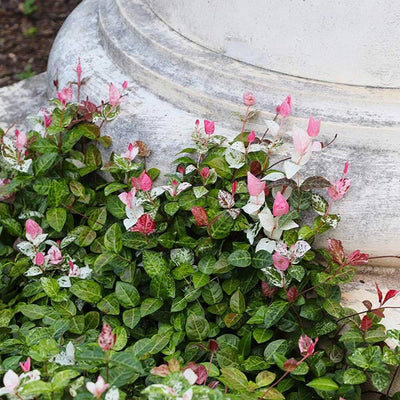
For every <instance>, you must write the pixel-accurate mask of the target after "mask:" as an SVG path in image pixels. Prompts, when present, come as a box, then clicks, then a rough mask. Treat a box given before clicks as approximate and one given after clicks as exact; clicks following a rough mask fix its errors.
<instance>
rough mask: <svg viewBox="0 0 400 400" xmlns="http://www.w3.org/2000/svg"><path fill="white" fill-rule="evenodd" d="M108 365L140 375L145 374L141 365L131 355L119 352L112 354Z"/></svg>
mask: <svg viewBox="0 0 400 400" xmlns="http://www.w3.org/2000/svg"><path fill="white" fill-rule="evenodd" d="M110 365H111V366H112V367H114V366H116V367H119V368H124V369H126V370H130V371H132V372H136V373H138V374H141V375H144V374H145V371H144V370H143V366H142V363H141V362H140V361H139V360H138V358H137V357H135V356H134V355H133V354H132V353H128V352H123V353H122V352H121V353H115V354H113V355H112V357H111V358H110Z"/></svg>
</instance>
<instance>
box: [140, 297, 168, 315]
mask: <svg viewBox="0 0 400 400" xmlns="http://www.w3.org/2000/svg"><path fill="white" fill-rule="evenodd" d="M162 305H163V302H162V300H159V299H152V298H150V297H149V298H147V299H145V300H143V302H142V304H141V305H140V315H141V316H142V318H143V317H145V316H146V315H150V314H153V313H154V312H156V311H157V310H158V309H159V308H161V307H162Z"/></svg>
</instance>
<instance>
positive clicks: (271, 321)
mask: <svg viewBox="0 0 400 400" xmlns="http://www.w3.org/2000/svg"><path fill="white" fill-rule="evenodd" d="M288 308H289V303H288V302H286V301H283V300H275V301H274V302H273V303H272V304H271V305H270V306H269V307H268V308H267V310H266V312H265V315H264V327H265V328H269V327H271V326H272V325H275V324H276V323H277V322H278V321H279V320H280V319H281V318H282V316H283V315H284V314H285V313H286V311H287V310H288Z"/></svg>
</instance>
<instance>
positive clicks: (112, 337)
mask: <svg viewBox="0 0 400 400" xmlns="http://www.w3.org/2000/svg"><path fill="white" fill-rule="evenodd" d="M116 340H117V335H116V334H113V333H112V330H111V326H110V325H108V324H107V323H105V322H103V328H102V330H101V332H100V335H99V338H98V340H97V342H98V344H99V346H100V347H101V349H102V350H103V351H106V350H112V349H113V348H114V345H115V341H116Z"/></svg>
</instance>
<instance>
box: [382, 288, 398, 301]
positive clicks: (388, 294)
mask: <svg viewBox="0 0 400 400" xmlns="http://www.w3.org/2000/svg"><path fill="white" fill-rule="evenodd" d="M397 293H399V291H398V290H394V289H390V290H389V291H388V292H387V293H386V296H385V299H384V300H383V303H382V304H385V303H386V302H387V301H388V300H390V299H391V298H392V297H394V296H396V294H397Z"/></svg>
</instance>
